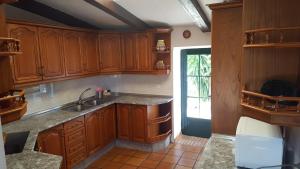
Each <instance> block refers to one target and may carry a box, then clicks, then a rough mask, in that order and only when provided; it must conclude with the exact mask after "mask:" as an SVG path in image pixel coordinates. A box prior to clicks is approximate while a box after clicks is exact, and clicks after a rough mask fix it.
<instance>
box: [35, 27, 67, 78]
mask: <svg viewBox="0 0 300 169" xmlns="http://www.w3.org/2000/svg"><path fill="white" fill-rule="evenodd" d="M38 32H39V47H40V57H41V69H42V75H43V79H44V80H48V79H54V78H62V77H65V62H64V53H63V34H62V31H61V30H58V29H53V28H42V27H39V28H38Z"/></svg>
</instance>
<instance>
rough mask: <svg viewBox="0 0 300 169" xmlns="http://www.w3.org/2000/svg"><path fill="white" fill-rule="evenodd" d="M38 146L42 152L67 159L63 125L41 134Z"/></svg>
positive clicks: (64, 165) (64, 164)
mask: <svg viewBox="0 0 300 169" xmlns="http://www.w3.org/2000/svg"><path fill="white" fill-rule="evenodd" d="M37 144H38V149H39V151H40V152H44V153H49V154H54V155H60V156H62V157H63V158H64V159H65V158H66V153H65V139H64V129H63V125H59V126H57V127H53V128H51V129H48V130H46V131H44V132H41V133H40V134H39V137H38V140H37ZM65 168H66V163H65V160H63V163H62V169H65Z"/></svg>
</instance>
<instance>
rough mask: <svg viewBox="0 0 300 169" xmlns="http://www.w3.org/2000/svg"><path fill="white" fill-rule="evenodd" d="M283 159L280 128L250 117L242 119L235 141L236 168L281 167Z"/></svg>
mask: <svg viewBox="0 0 300 169" xmlns="http://www.w3.org/2000/svg"><path fill="white" fill-rule="evenodd" d="M282 158H283V139H282V135H281V130H280V128H279V126H276V125H270V124H268V123H265V122H262V121H258V120H255V119H252V118H249V117H241V118H240V120H239V123H238V126H237V130H236V141H235V164H236V166H239V167H246V168H259V167H263V166H274V165H281V164H282ZM280 168H281V167H278V169H280ZM272 169H277V168H272Z"/></svg>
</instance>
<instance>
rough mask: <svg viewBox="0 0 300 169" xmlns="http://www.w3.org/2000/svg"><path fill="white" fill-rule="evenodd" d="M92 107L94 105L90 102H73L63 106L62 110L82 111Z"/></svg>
mask: <svg viewBox="0 0 300 169" xmlns="http://www.w3.org/2000/svg"><path fill="white" fill-rule="evenodd" d="M92 107H93V105H89V104H73V105H70V106H66V107H64V108H62V110H65V111H73V112H80V111H84V110H87V109H90V108H92Z"/></svg>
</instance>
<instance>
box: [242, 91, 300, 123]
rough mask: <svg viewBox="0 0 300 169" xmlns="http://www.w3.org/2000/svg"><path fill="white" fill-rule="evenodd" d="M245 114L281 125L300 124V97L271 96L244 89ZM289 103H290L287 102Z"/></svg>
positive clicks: (243, 103) (243, 105) (243, 104)
mask: <svg viewBox="0 0 300 169" xmlns="http://www.w3.org/2000/svg"><path fill="white" fill-rule="evenodd" d="M241 93H242V98H241V103H240V104H241V106H242V107H244V108H247V109H250V110H251V111H247V112H245V115H247V116H250V117H253V118H256V119H260V120H263V121H265V122H268V123H270V124H276V125H281V126H300V97H285V96H269V95H265V94H261V93H259V92H253V91H247V90H242V92H241ZM287 103H289V104H287Z"/></svg>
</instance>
